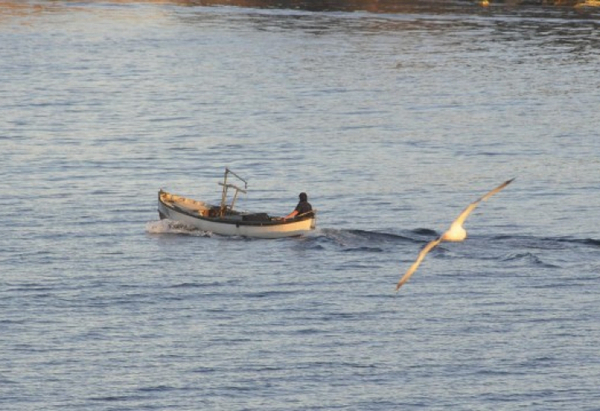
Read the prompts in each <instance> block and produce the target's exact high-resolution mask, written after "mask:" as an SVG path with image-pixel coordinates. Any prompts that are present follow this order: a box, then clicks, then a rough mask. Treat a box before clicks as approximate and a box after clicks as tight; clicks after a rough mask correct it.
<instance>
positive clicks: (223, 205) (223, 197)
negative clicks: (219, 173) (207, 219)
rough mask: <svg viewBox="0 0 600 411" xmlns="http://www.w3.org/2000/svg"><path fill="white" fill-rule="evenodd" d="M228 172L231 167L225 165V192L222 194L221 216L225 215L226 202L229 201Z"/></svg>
mask: <svg viewBox="0 0 600 411" xmlns="http://www.w3.org/2000/svg"><path fill="white" fill-rule="evenodd" d="M227 173H229V169H228V168H227V167H225V175H224V176H223V193H222V194H221V208H220V210H219V211H220V214H221V217H223V214H224V213H225V203H226V201H227Z"/></svg>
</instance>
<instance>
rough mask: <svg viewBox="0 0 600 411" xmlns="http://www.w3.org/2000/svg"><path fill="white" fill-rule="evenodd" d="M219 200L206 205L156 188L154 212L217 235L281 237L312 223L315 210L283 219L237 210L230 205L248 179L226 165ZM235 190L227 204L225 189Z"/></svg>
mask: <svg viewBox="0 0 600 411" xmlns="http://www.w3.org/2000/svg"><path fill="white" fill-rule="evenodd" d="M228 174H232V175H233V176H235V177H237V178H238V179H239V180H241V181H243V182H244V189H242V188H240V187H237V186H235V185H234V184H229V183H227V177H228ZM219 185H221V186H223V193H222V197H221V204H220V205H218V206H214V205H210V204H207V203H205V202H204V201H198V200H193V199H191V198H187V197H183V196H180V195H176V194H171V193H168V192H166V191H164V190H162V189H161V190H160V191H159V192H158V214H159V216H160V218H161V219H166V218H168V219H170V220H174V221H178V222H181V223H183V224H186V225H189V226H192V227H195V228H198V229H200V230H202V231H207V232H211V233H214V234H220V235H229V236H241V237H254V238H283V237H294V236H300V235H303V234H306V233H308V232H310V231H311V230H314V229H315V227H316V222H317V219H316V210H313V211H311V212H309V213H304V214H301V215H298V216H296V217H294V218H290V219H286V220H283V219H282V218H279V217H270V216H269V215H268V214H267V213H249V212H238V211H235V210H234V209H233V206H234V204H235V201H236V199H237V196H238V194H239V193H240V192H242V193H246V190H245V189H246V188H247V187H248V183H247V182H246V180H244V179H243V178H241V177H239V176H238V175H237V174H235V173H234V172H233V171H231V170H229V169H228V168H226V169H225V176H224V178H223V182H222V183H221V182H220V183H219ZM230 188H231V189H233V190H235V194H234V195H233V198H232V200H231V203H230V204H227V191H228V189H230Z"/></svg>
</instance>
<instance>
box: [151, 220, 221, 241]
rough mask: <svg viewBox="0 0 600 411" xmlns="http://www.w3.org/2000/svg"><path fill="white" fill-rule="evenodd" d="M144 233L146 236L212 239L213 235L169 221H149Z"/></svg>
mask: <svg viewBox="0 0 600 411" xmlns="http://www.w3.org/2000/svg"><path fill="white" fill-rule="evenodd" d="M146 232H147V233H148V234H174V235H188V236H192V237H212V235H213V234H212V233H211V232H208V231H202V230H198V229H197V228H195V227H192V226H189V225H186V224H183V223H180V222H178V221H173V220H169V219H164V220H158V221H149V222H148V223H146Z"/></svg>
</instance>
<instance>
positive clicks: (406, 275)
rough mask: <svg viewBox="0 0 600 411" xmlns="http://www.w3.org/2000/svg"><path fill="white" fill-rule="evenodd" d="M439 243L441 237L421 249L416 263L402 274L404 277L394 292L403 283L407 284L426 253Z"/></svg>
mask: <svg viewBox="0 0 600 411" xmlns="http://www.w3.org/2000/svg"><path fill="white" fill-rule="evenodd" d="M441 242H442V237H438V238H436V239H435V240H433V241H430V242H429V243H427V245H426V246H425V247H423V249H422V250H421V251H420V252H419V256H418V257H417V259H416V261H415V262H414V263H413V265H411V266H410V268H409V269H408V271H407V272H406V274H404V276H403V277H402V278H401V279H400V281H399V282H398V285H396V291H398V290H399V289H400V287H402V286H403V285H404V283H405V282H407V281H408V279H409V278H410V277H411V276H412V275H413V274H414V272H415V271H417V268H419V265H420V264H421V261H423V259H424V258H425V256H426V255H427V253H428V252H430V251H431V250H432V249H433V248H434V247H435V246H437V245H438V244H439V243H441Z"/></svg>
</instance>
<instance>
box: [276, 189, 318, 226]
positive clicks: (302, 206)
mask: <svg viewBox="0 0 600 411" xmlns="http://www.w3.org/2000/svg"><path fill="white" fill-rule="evenodd" d="M298 197H299V198H300V201H299V202H298V205H297V206H296V208H295V209H294V211H292V212H291V213H289V214H288V215H286V216H285V217H283V219H284V220H287V219H290V218H294V217H296V216H300V215H306V214H308V213H310V212H311V211H312V206H311V205H310V203H309V202H308V196H307V195H306V193H300V195H299V196H298Z"/></svg>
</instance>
